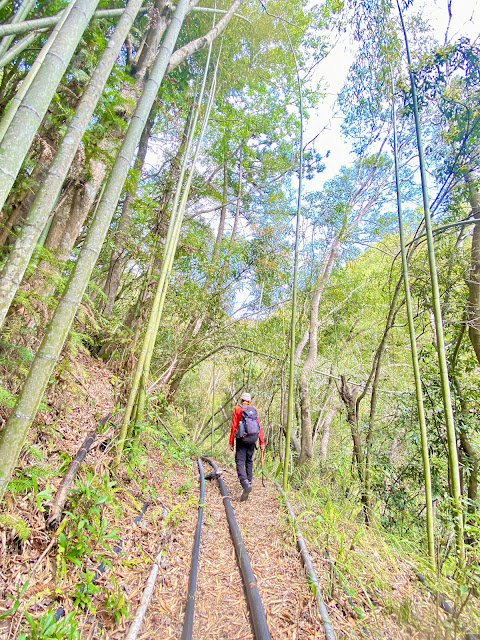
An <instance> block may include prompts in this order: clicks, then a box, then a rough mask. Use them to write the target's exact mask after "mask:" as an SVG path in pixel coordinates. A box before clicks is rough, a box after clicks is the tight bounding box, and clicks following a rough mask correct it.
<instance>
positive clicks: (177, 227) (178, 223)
mask: <svg viewBox="0 0 480 640" xmlns="http://www.w3.org/2000/svg"><path fill="white" fill-rule="evenodd" d="M209 53H210V51H209ZM219 60H220V54H219V56H218V59H217V64H216V67H215V71H214V76H213V80H212V86H211V89H210V96H209V101H208V103H207V108H206V111H205V116H204V119H203V122H202V128H201V131H200V135H199V137H198V140H197V147H196V149H195V153H194V156H193V160H192V166H191V168H190V172H189V174H188V177H187V180H186V182H185V188H184V190H183V194H182V199H181V201H180V205H179V207H178V213H177V216H176V218H175V223H174V227H173V237H172V243H171V245H170V247H169V249H168V252H167V253H166V257H164V260H165V261H166V266H165V278H164V279H163V283H160V281H159V288H160V285H161V287H162V290H161V295H160V299H159V304H158V308H157V310H156V313H155V324H154V330H153V331H152V333H151V335H150V341H149V343H148V348H147V353H146V357H145V362H144V365H143V375H144V379H145V380H148V377H149V375H150V366H151V361H152V356H153V351H154V348H155V340H156V337H157V333H158V329H159V327H160V321H161V318H162V314H163V307H164V305H165V298H166V295H167V291H168V283H169V278H170V275H171V273H172V268H173V262H174V259H175V253H176V250H177V246H178V241H179V239H180V232H181V229H182V224H183V218H184V215H185V210H186V208H187V201H188V196H189V194H190V187H191V184H192V179H193V174H194V171H195V165H196V163H197V160H198V155H199V153H200V148H201V145H202V140H203V136H204V135H205V131H206V128H207V124H208V120H209V118H210V111H211V108H212V104H213V99H214V95H215V87H216V75H217V71H218V63H219ZM206 69H208V64H207V65H206ZM162 267H163V264H162ZM145 401H146V396H143V398H142V404H141V405H139V413H138V414H137V419H140V421H142V422H143V420H144V409H145Z"/></svg>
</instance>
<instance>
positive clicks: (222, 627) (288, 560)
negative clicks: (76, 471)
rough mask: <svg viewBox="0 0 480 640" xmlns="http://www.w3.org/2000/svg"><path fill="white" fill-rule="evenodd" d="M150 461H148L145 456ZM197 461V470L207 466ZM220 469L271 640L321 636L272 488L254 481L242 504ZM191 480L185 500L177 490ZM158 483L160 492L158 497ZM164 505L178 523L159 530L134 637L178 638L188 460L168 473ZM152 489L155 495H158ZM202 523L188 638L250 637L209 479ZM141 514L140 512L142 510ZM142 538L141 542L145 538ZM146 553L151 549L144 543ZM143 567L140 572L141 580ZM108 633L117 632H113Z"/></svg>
mask: <svg viewBox="0 0 480 640" xmlns="http://www.w3.org/2000/svg"><path fill="white" fill-rule="evenodd" d="M152 463H154V460H152ZM209 470H210V469H209V467H208V465H206V464H205V471H206V473H208V471H209ZM231 473H232V472H231V470H228V469H227V470H226V471H225V473H224V477H225V480H226V484H227V486H228V488H229V492H230V494H231V495H232V504H233V507H234V510H235V512H236V517H237V520H238V524H239V527H240V529H241V532H242V536H243V538H244V542H245V546H246V548H247V551H248V553H249V556H250V560H251V563H252V568H253V571H254V573H255V576H256V577H257V581H258V588H259V591H260V595H261V597H262V601H263V604H264V607H265V612H266V616H267V620H268V625H269V628H270V632H271V636H272V639H273V638H275V639H276V640H280V639H282V640H307V638H310V639H316V638H323V637H324V636H323V632H322V631H321V628H320V620H319V618H318V616H317V613H316V609H315V606H314V601H313V598H312V596H311V593H310V591H309V588H308V584H307V582H306V579H305V575H304V573H303V569H302V567H301V565H300V562H299V558H298V554H297V552H296V551H295V548H294V542H293V540H291V539H289V538H290V536H289V535H288V534H287V536H285V532H284V524H285V523H282V518H281V513H282V512H281V511H279V504H278V499H277V496H276V492H275V490H274V489H273V488H272V487H271V486H267V487H266V488H263V487H262V486H261V481H260V480H257V479H256V480H255V483H256V488H255V491H254V492H253V493H252V494H251V496H250V498H249V500H248V502H246V503H240V502H239V501H238V497H239V494H240V491H239V485H238V487H237V483H236V478H234V477H233V476H232V475H231ZM189 478H190V479H191V478H193V479H194V481H193V484H191V494H190V498H187V497H186V496H185V495H181V494H179V493H178V491H179V489H180V488H181V487H182V486H184V485H187V484H189V485H190V480H189ZM165 487H166V482H164V483H163V490H162V493H163V494H164V498H165ZM168 494H169V499H170V508H173V509H174V510H176V509H178V507H179V505H182V504H183V505H184V506H183V508H180V509H179V510H178V515H179V522H178V525H177V526H176V527H175V528H174V530H173V531H172V532H171V533H169V534H167V543H166V547H165V563H166V568H164V569H163V570H162V571H161V574H160V578H159V581H158V583H157V587H156V589H155V592H154V595H153V597H152V601H151V604H150V607H149V611H148V614H147V617H146V620H145V623H144V625H143V627H142V634H141V637H142V638H143V639H150V638H154V637H162V638H165V639H168V640H170V639H171V640H173V639H174V638H177V639H178V638H180V635H181V630H182V623H183V614H184V607H185V597H186V592H187V584H188V572H189V569H190V560H191V551H192V545H193V536H194V530H195V525H196V518H197V505H196V504H193V502H192V500H195V498H192V496H195V497H197V496H198V484H197V471H196V465H195V464H194V463H193V462H192V466H191V471H190V470H188V469H186V468H182V467H175V468H173V469H172V470H171V473H169V475H168ZM159 495H160V493H159ZM205 507H206V508H205V514H204V526H203V529H202V536H201V545H200V558H199V573H198V582H197V592H196V597H197V599H196V605H195V618H194V640H207V638H208V639H209V640H253V634H252V630H251V625H250V619H249V615H248V609H247V605H246V601H245V597H244V592H243V584H242V579H241V575H240V571H239V569H238V566H237V561H236V557H235V551H234V548H233V544H232V541H231V538H230V534H229V530H228V523H227V520H226V517H225V509H224V506H223V502H222V498H221V496H220V492H219V490H218V486H217V483H216V482H215V481H214V482H208V481H207V483H206V495H205ZM146 519H147V520H148V512H147V514H146ZM145 544H146V540H145ZM151 551H152V553H153V548H152V550H151ZM130 574H131V575H130V577H129V584H130V585H131V586H130V587H129V591H130V604H131V612H132V613H133V612H134V611H135V608H136V606H137V604H138V602H139V600H140V597H141V590H139V589H138V588H137V585H138V584H139V580H138V576H137V578H136V579H135V578H133V576H132V572H130ZM147 576H148V572H147V571H146V570H145V571H143V580H144V581H145V580H146V578H147ZM119 631H120V629H118V630H117V633H114V634H112V635H111V636H109V637H112V638H120V637H122V636H121V634H120V633H118V632H119Z"/></svg>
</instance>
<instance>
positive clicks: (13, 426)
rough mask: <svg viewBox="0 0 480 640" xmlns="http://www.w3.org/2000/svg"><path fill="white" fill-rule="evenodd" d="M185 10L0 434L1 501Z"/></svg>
mask: <svg viewBox="0 0 480 640" xmlns="http://www.w3.org/2000/svg"><path fill="white" fill-rule="evenodd" d="M187 8H188V0H179V2H178V4H177V7H176V9H175V14H174V16H173V18H172V20H171V22H170V25H169V27H168V30H167V33H166V34H165V38H164V40H163V44H162V48H161V49H160V51H159V53H158V55H157V58H156V59H155V63H154V65H153V68H152V73H151V75H150V77H149V78H148V80H147V82H146V83H145V89H144V91H143V93H142V96H141V97H140V100H139V101H138V104H137V108H136V110H135V114H134V116H133V117H132V120H131V122H130V125H129V127H128V129H127V132H126V134H125V138H124V140H123V144H122V146H121V149H120V151H119V153H118V156H117V159H116V161H115V164H114V166H113V168H112V171H111V173H110V176H109V178H108V181H107V183H106V186H105V189H104V192H103V196H102V199H101V201H100V204H99V207H98V210H97V214H96V216H95V219H94V221H93V223H92V225H91V227H90V230H89V232H88V236H87V238H86V241H85V243H84V246H83V247H82V251H81V253H80V256H79V258H78V261H77V263H76V265H75V268H74V270H73V272H72V275H71V277H70V280H69V282H68V285H67V287H66V289H65V293H64V295H63V296H62V298H61V300H60V301H59V303H58V305H57V308H56V310H55V313H54V316H53V318H52V321H51V323H50V325H49V327H48V329H47V331H46V333H45V337H44V339H43V341H42V344H41V345H40V348H39V350H38V352H37V354H36V356H35V358H34V360H33V363H32V366H31V368H30V371H29V373H28V376H27V379H26V381H25V384H24V385H23V388H22V391H21V393H20V395H19V397H18V400H17V402H16V404H15V407H14V408H13V410H12V413H11V415H10V417H9V418H8V420H7V422H6V424H5V425H4V427H3V429H2V431H1V432H0V499H1V498H2V497H3V493H4V491H5V488H6V486H7V483H8V481H9V479H10V477H11V475H12V472H13V470H14V468H15V465H16V462H17V460H18V456H19V455H20V451H21V449H22V445H23V442H24V440H25V437H26V435H27V432H28V429H29V428H30V426H31V424H32V422H33V420H34V418H35V414H36V412H37V410H38V407H39V405H40V402H41V400H42V397H43V394H44V392H45V389H46V387H47V384H48V381H49V379H50V375H51V373H52V371H53V369H54V367H55V363H56V361H57V359H58V357H59V355H60V353H61V350H62V347H63V344H64V342H65V339H66V337H67V334H68V331H69V329H70V327H71V324H72V322H73V319H74V317H75V314H76V312H77V309H78V306H79V304H80V302H81V300H82V297H83V293H84V291H85V288H86V286H87V284H88V281H89V279H90V275H91V273H92V270H93V268H94V266H95V263H96V261H97V258H98V254H99V253H100V250H101V248H102V245H103V242H104V240H105V236H106V234H107V231H108V228H109V225H110V222H111V220H112V217H113V214H114V212H115V209H116V206H117V203H118V199H119V197H120V194H121V192H122V189H123V185H124V183H125V180H126V178H127V175H128V170H129V167H130V165H131V163H132V160H133V157H134V154H135V149H136V147H137V145H138V143H139V141H140V137H141V135H142V131H143V129H144V127H145V125H146V122H147V118H148V116H149V113H150V110H151V108H152V105H153V102H154V100H155V97H156V95H157V92H158V87H159V85H160V83H161V81H162V80H163V77H164V75H165V72H166V69H167V65H168V62H169V60H170V56H171V55H172V50H173V47H174V46H175V42H176V40H177V37H178V34H179V32H180V28H181V26H182V24H183V20H184V18H185V14H186V12H187Z"/></svg>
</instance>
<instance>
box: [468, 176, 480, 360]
mask: <svg viewBox="0 0 480 640" xmlns="http://www.w3.org/2000/svg"><path fill="white" fill-rule="evenodd" d="M465 182H466V183H467V187H468V193H469V198H470V207H471V210H472V213H471V216H472V218H475V220H479V222H477V223H475V224H474V225H473V234H472V249H471V258H470V273H469V278H468V306H467V311H468V337H469V338H470V342H471V343H472V347H473V350H474V351H475V355H476V357H477V362H478V363H479V364H480V193H479V190H478V184H477V183H476V176H475V175H474V174H473V173H472V171H468V173H467V174H466V175H465Z"/></svg>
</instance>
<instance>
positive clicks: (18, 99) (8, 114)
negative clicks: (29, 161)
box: [0, 2, 75, 142]
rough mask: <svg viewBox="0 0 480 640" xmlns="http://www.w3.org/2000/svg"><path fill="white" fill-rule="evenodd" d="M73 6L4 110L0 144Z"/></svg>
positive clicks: (49, 38) (67, 9) (63, 16)
mask: <svg viewBox="0 0 480 640" xmlns="http://www.w3.org/2000/svg"><path fill="white" fill-rule="evenodd" d="M74 6H75V5H74V4H73V2H70V3H69V4H68V5H67V6H66V7H65V9H64V10H63V11H62V12H61V15H60V19H59V21H58V23H57V25H56V26H55V28H54V29H53V30H52V33H51V34H50V36H49V37H48V40H47V41H46V43H45V44H44V45H43V47H42V50H41V51H40V53H39V54H38V56H37V57H36V58H35V61H34V63H33V64H32V66H31V67H30V70H29V72H28V73H27V75H26V77H25V78H24V79H23V80H22V84H21V85H20V88H19V89H18V91H17V93H16V94H15V95H14V97H13V98H12V100H11V101H10V103H9V105H8V107H7V108H6V109H5V113H4V114H3V117H2V119H1V121H0V142H1V141H2V140H3V137H4V135H5V133H6V131H7V129H8V127H9V126H10V123H11V122H12V120H13V118H14V116H15V114H16V113H17V111H18V108H19V106H20V105H21V103H22V100H23V99H24V97H25V95H26V93H27V91H28V89H29V88H30V85H31V84H32V82H33V81H34V80H35V77H36V75H37V73H38V71H39V69H40V67H41V66H42V64H43V62H44V60H45V57H46V55H47V53H48V52H49V51H50V49H51V48H52V46H53V43H54V42H55V39H56V37H57V35H58V33H59V31H60V29H61V28H62V27H63V25H64V24H65V20H66V19H67V18H68V16H69V15H70V13H71V11H72V9H73V7H74Z"/></svg>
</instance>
